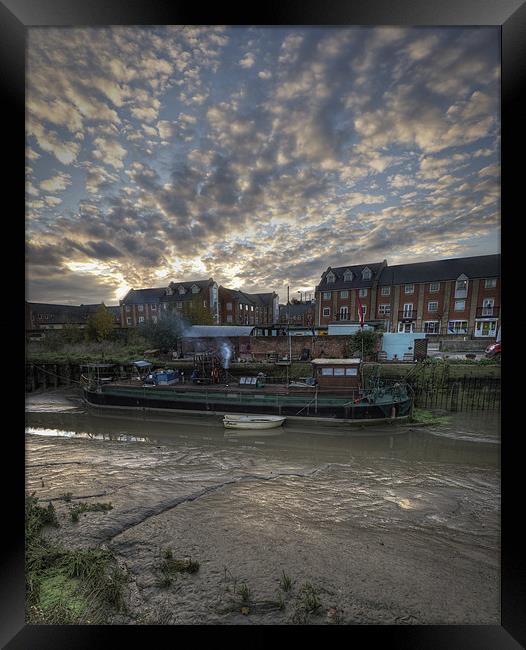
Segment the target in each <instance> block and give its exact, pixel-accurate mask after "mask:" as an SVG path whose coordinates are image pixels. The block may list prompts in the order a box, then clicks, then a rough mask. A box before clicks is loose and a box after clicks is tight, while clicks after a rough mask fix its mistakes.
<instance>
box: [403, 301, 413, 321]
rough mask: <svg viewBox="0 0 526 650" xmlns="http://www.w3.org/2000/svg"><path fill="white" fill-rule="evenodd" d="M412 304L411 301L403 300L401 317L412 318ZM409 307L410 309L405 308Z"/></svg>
mask: <svg viewBox="0 0 526 650" xmlns="http://www.w3.org/2000/svg"><path fill="white" fill-rule="evenodd" d="M413 305H414V303H412V302H404V308H403V309H402V318H412V317H413V311H414V309H413ZM407 307H409V308H410V309H407Z"/></svg>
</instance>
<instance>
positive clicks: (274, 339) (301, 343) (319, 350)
mask: <svg viewBox="0 0 526 650" xmlns="http://www.w3.org/2000/svg"><path fill="white" fill-rule="evenodd" d="M349 338H350V337H348V336H291V337H290V348H291V352H292V357H293V358H297V357H299V356H300V355H301V354H302V352H303V350H305V349H307V350H309V351H310V357H311V359H314V358H316V357H319V356H320V355H322V354H323V356H324V357H326V358H327V357H334V358H341V357H347V356H348V355H347V349H348V343H349ZM250 352H251V353H252V354H253V355H254V358H255V359H257V360H259V359H265V358H266V357H267V355H268V354H272V353H275V354H277V355H278V357H284V356H288V354H289V337H288V336H255V337H253V338H251V339H250Z"/></svg>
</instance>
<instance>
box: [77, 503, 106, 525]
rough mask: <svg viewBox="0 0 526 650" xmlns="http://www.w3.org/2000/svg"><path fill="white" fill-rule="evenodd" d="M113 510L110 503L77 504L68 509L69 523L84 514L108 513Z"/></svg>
mask: <svg viewBox="0 0 526 650" xmlns="http://www.w3.org/2000/svg"><path fill="white" fill-rule="evenodd" d="M109 510H113V506H112V505H111V503H84V502H81V503H77V504H75V505H74V506H73V507H72V508H70V509H69V513H70V515H71V521H78V520H79V517H80V515H81V514H83V513H84V512H108V511H109Z"/></svg>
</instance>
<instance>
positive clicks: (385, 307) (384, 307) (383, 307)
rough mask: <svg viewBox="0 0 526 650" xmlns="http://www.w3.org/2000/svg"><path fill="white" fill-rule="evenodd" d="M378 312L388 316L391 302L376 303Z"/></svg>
mask: <svg viewBox="0 0 526 650" xmlns="http://www.w3.org/2000/svg"><path fill="white" fill-rule="evenodd" d="M378 314H379V315H380V316H390V315H391V303H389V302H387V303H381V304H379V305H378Z"/></svg>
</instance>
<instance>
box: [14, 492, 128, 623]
mask: <svg viewBox="0 0 526 650" xmlns="http://www.w3.org/2000/svg"><path fill="white" fill-rule="evenodd" d="M25 515H26V567H25V577H26V604H27V612H26V616H27V622H28V623H30V624H50V625H63V624H87V623H104V622H106V621H107V618H108V616H109V614H110V613H111V612H113V611H120V610H122V609H123V608H124V592H125V586H126V584H127V581H128V576H127V574H126V573H125V572H124V571H123V570H121V569H120V568H119V567H118V566H117V563H116V560H115V557H114V556H113V554H112V553H111V551H109V550H105V549H98V548H83V549H65V548H63V547H61V546H59V545H57V544H54V543H52V542H50V541H49V540H48V539H46V538H45V536H44V535H43V532H44V531H45V529H46V528H47V527H49V526H54V527H57V526H58V521H57V517H56V513H55V510H54V507H53V505H52V504H51V503H50V504H49V505H48V506H47V507H42V506H40V505H39V504H38V499H36V498H35V497H34V495H30V496H29V495H27V496H26V512H25Z"/></svg>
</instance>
